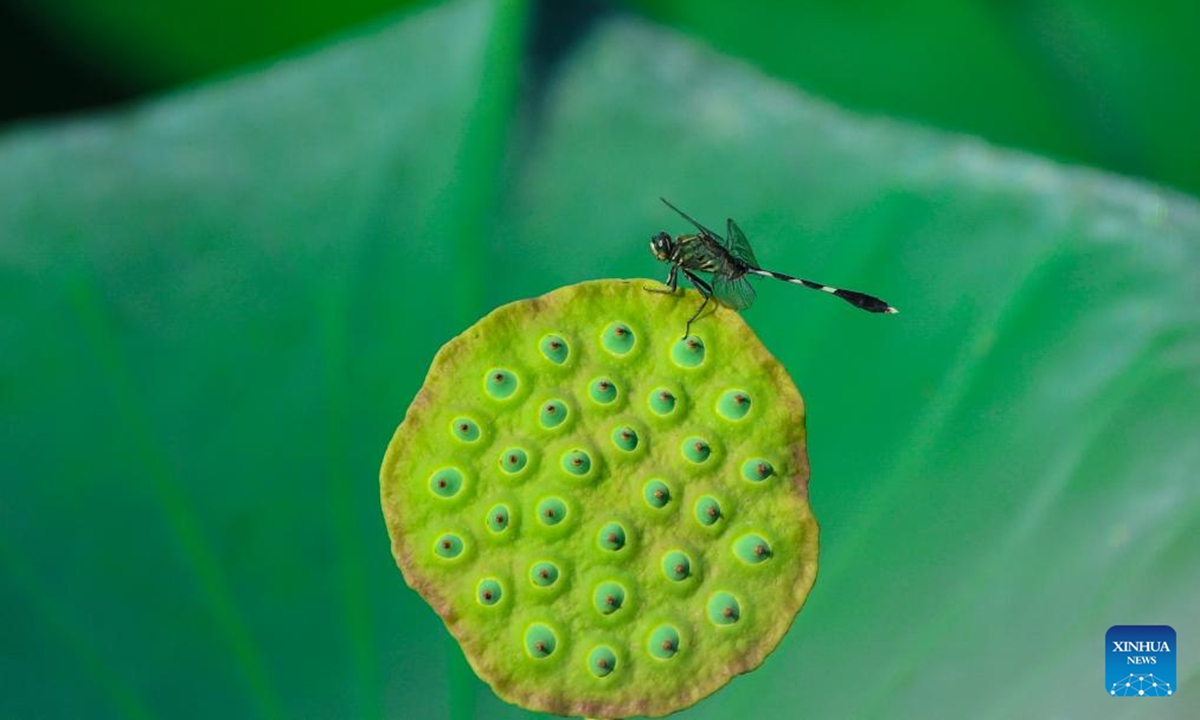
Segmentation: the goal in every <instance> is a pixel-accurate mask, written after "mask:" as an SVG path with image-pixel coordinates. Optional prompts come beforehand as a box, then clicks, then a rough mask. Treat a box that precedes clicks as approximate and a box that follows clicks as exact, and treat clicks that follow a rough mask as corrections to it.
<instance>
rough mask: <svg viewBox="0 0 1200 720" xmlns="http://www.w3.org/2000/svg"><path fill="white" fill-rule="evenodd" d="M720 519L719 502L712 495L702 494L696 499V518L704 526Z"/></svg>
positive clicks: (713, 523)
mask: <svg viewBox="0 0 1200 720" xmlns="http://www.w3.org/2000/svg"><path fill="white" fill-rule="evenodd" d="M720 519H721V503H719V502H717V499H716V498H715V497H713V496H712V495H704V496H702V497H701V498H700V499H699V500H697V501H696V520H697V521H699V523H700V524H701V525H704V526H706V527H708V526H712V525H715V524H716V523H717V521H718V520H720Z"/></svg>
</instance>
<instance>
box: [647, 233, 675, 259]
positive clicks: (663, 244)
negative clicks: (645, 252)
mask: <svg viewBox="0 0 1200 720" xmlns="http://www.w3.org/2000/svg"><path fill="white" fill-rule="evenodd" d="M674 249H675V243H674V242H673V241H672V240H671V236H670V235H668V234H667V233H665V232H660V233H659V234H657V235H655V236H654V237H652V238H650V252H652V253H654V257H656V258H658V259H659V260H670V259H671V251H672V250H674Z"/></svg>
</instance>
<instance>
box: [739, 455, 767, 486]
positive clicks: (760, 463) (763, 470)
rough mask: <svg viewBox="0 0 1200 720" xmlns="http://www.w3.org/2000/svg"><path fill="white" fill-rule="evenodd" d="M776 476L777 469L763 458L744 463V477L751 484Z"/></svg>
mask: <svg viewBox="0 0 1200 720" xmlns="http://www.w3.org/2000/svg"><path fill="white" fill-rule="evenodd" d="M774 474H775V468H774V467H772V466H771V463H769V462H767V461H766V460H763V459H762V458H754V459H753V460H747V461H746V462H744V463H742V477H744V478H746V479H747V480H749V481H750V482H755V483H757V482H762V481H763V480H766V479H767V478H769V477H771V476H772V475H774Z"/></svg>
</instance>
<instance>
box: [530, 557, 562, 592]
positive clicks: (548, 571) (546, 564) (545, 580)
mask: <svg viewBox="0 0 1200 720" xmlns="http://www.w3.org/2000/svg"><path fill="white" fill-rule="evenodd" d="M558 575H559V573H558V566H557V565H555V564H554V563H552V562H550V561H549V560H543V561H541V562H536V563H534V564H533V565H532V566H530V568H529V582H531V583H533V584H534V585H536V586H538V587H541V588H548V587H550V586H552V585H554V583H556V582H558Z"/></svg>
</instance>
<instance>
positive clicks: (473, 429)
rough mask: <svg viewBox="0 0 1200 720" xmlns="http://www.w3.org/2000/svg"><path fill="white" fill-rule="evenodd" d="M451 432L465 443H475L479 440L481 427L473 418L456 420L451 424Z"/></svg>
mask: <svg viewBox="0 0 1200 720" xmlns="http://www.w3.org/2000/svg"><path fill="white" fill-rule="evenodd" d="M450 432H452V433H454V437H456V438H458V439H459V440H461V441H463V442H465V443H473V442H475V441H476V440H478V439H479V425H478V423H476V422H475V421H474V420H472V419H471V418H465V417H459V418H454V422H452V423H450Z"/></svg>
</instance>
